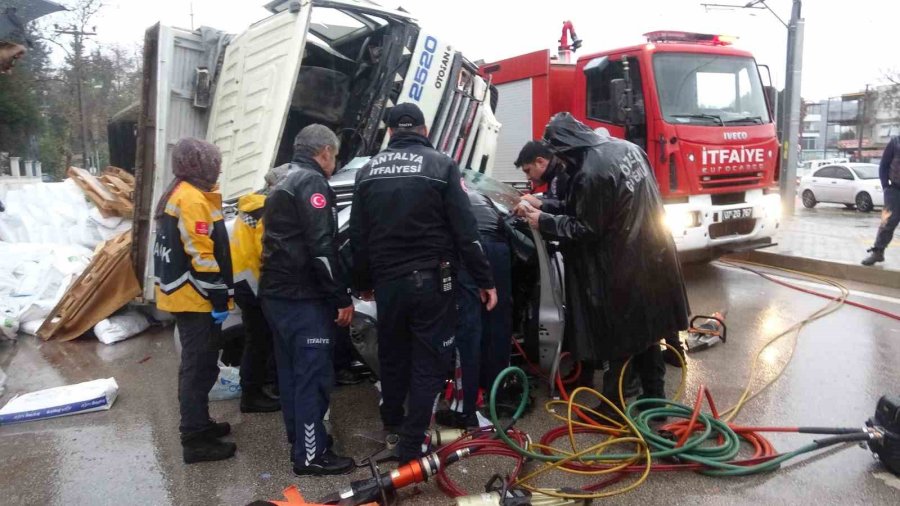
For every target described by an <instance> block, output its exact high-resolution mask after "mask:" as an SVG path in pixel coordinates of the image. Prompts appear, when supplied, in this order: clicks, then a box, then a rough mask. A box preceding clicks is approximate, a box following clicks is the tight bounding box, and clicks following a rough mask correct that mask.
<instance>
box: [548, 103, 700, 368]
mask: <svg viewBox="0 0 900 506" xmlns="http://www.w3.org/2000/svg"><path fill="white" fill-rule="evenodd" d="M544 139H545V140H546V141H548V142H549V143H550V145H551V146H552V147H553V149H554V150H555V152H556V154H557V156H558V157H560V158H561V159H562V160H563V161H564V162H565V163H566V165H567V171H568V174H569V176H570V180H569V189H568V195H567V196H566V200H565V206H564V214H560V215H551V214H547V213H543V214H541V218H540V222H539V227H540V231H541V233H543V234H545V235H547V236H550V238H558V239H560V240H561V241H562V247H563V255H564V259H565V266H566V269H565V280H566V299H567V300H566V302H567V308H568V310H569V311H568V320H569V321H567V325H571V326H572V327H571V329H570V330H571V332H567V334H568V335H570V336H572V342H571V343H570V348H571V350H572V351H573V354H574V356H575V358H576V359H578V360H593V361H601V360H614V359H618V358H623V357H627V356H630V355H633V354H636V353H640V352H642V351H644V350H646V349H647V347H648V346H650V344H652V343H654V342H657V341H659V340H660V339H662V338H664V337H666V336H668V335H671V334H672V333H674V332H677V331H679V330H682V329H686V328H687V327H688V314H689V312H690V308H689V306H688V300H687V294H686V292H685V289H684V280H683V279H682V274H681V266H680V264H679V263H678V257H677V254H676V251H675V243H674V241H673V240H672V236H671V233H670V232H669V231H668V229H667V228H666V227H665V225H664V220H663V218H664V212H665V211H664V209H663V205H662V200H661V198H660V195H659V190H658V188H657V186H656V180H655V178H654V175H653V171H652V170H651V168H650V164H649V162H648V160H647V157H646V154H645V153H644V152H643V151H642V150H641V149H640V148H639V147H637V146H636V145H634V144H632V143H630V142H627V141H623V140H620V139H615V138H612V137H607V136H601V135H600V134H597V133H595V132H594V131H592V130H591V129H590V128H588V127H587V126H585V125H584V124H582V123H580V122H579V121H577V120H576V119H575V118H573V117H572V115H571V114H569V113H560V114H557V115H556V116H554V117H553V118H551V120H550V123H548V124H547V128H546V130H545V132H544Z"/></svg>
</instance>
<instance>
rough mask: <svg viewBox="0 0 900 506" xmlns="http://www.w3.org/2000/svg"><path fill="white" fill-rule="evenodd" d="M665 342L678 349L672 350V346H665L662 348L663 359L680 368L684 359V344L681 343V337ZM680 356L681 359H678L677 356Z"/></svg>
mask: <svg viewBox="0 0 900 506" xmlns="http://www.w3.org/2000/svg"><path fill="white" fill-rule="evenodd" d="M666 344H668V345H669V346H671V347H672V348H675V349H676V350H678V352H674V351H672V348H669V346H666V349H664V350H663V360H665V362H666V363H667V364H669V365H671V366H672V367H677V368H679V369H681V361H682V360H686V359H685V355H684V344H682V342H681V339H672V340H667V341H666ZM679 356H680V357H681V360H678V357H679Z"/></svg>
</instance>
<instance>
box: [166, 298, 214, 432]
mask: <svg viewBox="0 0 900 506" xmlns="http://www.w3.org/2000/svg"><path fill="white" fill-rule="evenodd" d="M175 324H176V325H178V336H179V339H180V340H181V365H180V366H179V368H178V407H179V409H180V411H181V425H180V426H179V430H180V431H181V433H182V434H190V433H193V432H198V431H201V430H203V429H205V428H207V427H208V426H209V425H210V423H211V421H210V419H209V390H210V389H211V388H212V387H213V385H214V384H215V383H216V378H218V377H219V366H218V364H217V362H218V357H219V352H218V350H215V349H213V347H212V346H211V345H210V340H211V337H212V333H213V319H212V316H210V314H209V313H175Z"/></svg>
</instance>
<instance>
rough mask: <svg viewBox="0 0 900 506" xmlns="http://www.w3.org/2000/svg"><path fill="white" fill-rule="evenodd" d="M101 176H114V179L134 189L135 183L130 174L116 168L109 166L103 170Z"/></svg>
mask: <svg viewBox="0 0 900 506" xmlns="http://www.w3.org/2000/svg"><path fill="white" fill-rule="evenodd" d="M103 174H105V175H110V176H115V177H117V178H119V179H121V180H122V181H124V182H126V183H128V185H129V186H131V187H132V188H134V183H135V180H134V176H133V175H131V173H130V172H128V171H127V170H125V169H120V168H118V167H114V166H112V165H109V166H107V167H106V168H105V169H103Z"/></svg>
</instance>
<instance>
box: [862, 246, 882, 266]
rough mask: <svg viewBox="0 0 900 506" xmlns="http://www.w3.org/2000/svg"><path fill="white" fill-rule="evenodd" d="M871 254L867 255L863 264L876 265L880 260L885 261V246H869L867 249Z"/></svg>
mask: <svg viewBox="0 0 900 506" xmlns="http://www.w3.org/2000/svg"><path fill="white" fill-rule="evenodd" d="M866 252H867V253H869V256H867V257H866V258H865V259H864V260H863V261H862V264H863V265H865V266H870V265H875V264H876V263H878V262H884V249H883V248H869V249H868V250H867V251H866Z"/></svg>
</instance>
